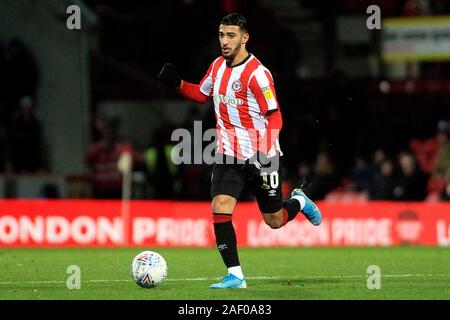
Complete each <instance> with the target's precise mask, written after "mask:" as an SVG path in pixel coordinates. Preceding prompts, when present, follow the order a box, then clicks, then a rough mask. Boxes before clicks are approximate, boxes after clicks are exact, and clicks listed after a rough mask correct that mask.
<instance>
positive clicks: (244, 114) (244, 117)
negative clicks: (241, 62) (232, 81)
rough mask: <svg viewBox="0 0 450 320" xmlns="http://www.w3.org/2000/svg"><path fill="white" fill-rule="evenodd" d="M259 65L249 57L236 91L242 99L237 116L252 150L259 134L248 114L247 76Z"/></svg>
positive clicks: (255, 145) (256, 145)
mask: <svg viewBox="0 0 450 320" xmlns="http://www.w3.org/2000/svg"><path fill="white" fill-rule="evenodd" d="M259 65H260V63H259V61H258V60H256V59H251V60H250V61H249V62H248V63H247V65H246V66H245V68H244V70H243V71H242V73H241V76H240V78H239V81H240V82H241V85H242V89H241V91H240V92H237V93H236V97H239V98H241V99H242V100H243V101H244V104H243V105H242V106H239V107H238V111H239V118H240V119H241V124H242V126H243V127H244V128H245V129H246V130H247V132H248V135H249V137H250V141H251V143H252V149H253V151H254V152H256V150H257V149H258V138H259V134H258V133H257V132H256V129H255V125H254V124H253V120H252V117H251V115H250V108H249V105H248V99H247V92H248V87H247V85H248V78H249V77H250V75H251V74H252V72H253V71H255V69H256V68H258V66H259Z"/></svg>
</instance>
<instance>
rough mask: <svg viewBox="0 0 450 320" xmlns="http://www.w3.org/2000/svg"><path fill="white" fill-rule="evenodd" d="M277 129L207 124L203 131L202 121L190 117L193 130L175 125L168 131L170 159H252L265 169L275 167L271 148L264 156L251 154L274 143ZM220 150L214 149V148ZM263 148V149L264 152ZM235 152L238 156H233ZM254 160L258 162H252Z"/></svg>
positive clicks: (186, 161) (205, 161)
mask: <svg viewBox="0 0 450 320" xmlns="http://www.w3.org/2000/svg"><path fill="white" fill-rule="evenodd" d="M278 134H279V130H275V129H271V130H257V129H243V128H238V127H236V128H234V127H233V128H228V129H225V128H219V129H215V128H209V129H207V130H205V131H203V127H202V121H194V128H193V130H191V131H189V130H187V129H184V128H178V129H175V130H174V131H173V132H172V135H171V141H172V143H176V144H175V145H174V146H173V148H172V152H171V160H172V162H173V163H174V164H175V165H181V164H207V165H211V164H244V163H252V164H255V166H257V167H258V165H261V167H263V168H265V169H267V171H277V170H278V168H279V153H278V152H276V151H275V150H272V151H271V152H269V153H268V158H267V159H266V158H264V159H261V158H255V156H256V151H257V150H265V152H266V151H267V150H268V149H274V146H270V148H268V144H274V143H275V138H276V137H278ZM219 146H220V148H221V149H222V150H220V152H216V151H217V148H219ZM265 152H264V153H265ZM236 154H238V156H236ZM256 160H258V162H259V163H255V161H256Z"/></svg>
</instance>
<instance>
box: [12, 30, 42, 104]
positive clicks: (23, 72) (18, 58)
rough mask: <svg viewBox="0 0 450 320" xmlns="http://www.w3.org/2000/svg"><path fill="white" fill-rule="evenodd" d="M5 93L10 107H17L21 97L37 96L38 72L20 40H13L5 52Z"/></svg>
mask: <svg viewBox="0 0 450 320" xmlns="http://www.w3.org/2000/svg"><path fill="white" fill-rule="evenodd" d="M5 78H6V79H7V82H6V87H5V93H6V95H7V100H8V103H9V104H10V106H11V105H12V106H15V105H17V102H18V100H19V99H20V97H23V96H32V97H34V96H35V93H36V92H35V91H36V87H37V83H38V79H39V76H38V70H37V67H36V63H35V61H34V57H33V55H32V54H31V52H30V51H29V50H28V48H27V47H26V46H25V44H24V43H23V42H22V41H21V40H19V39H16V38H14V39H12V40H11V41H10V42H9V43H8V45H7V47H6V50H5Z"/></svg>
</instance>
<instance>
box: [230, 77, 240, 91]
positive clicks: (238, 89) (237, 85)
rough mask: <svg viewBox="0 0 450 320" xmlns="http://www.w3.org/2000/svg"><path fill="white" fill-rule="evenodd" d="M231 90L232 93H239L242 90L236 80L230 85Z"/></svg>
mask: <svg viewBox="0 0 450 320" xmlns="http://www.w3.org/2000/svg"><path fill="white" fill-rule="evenodd" d="M231 88H232V89H233V91H234V92H238V91H241V89H242V84H241V82H240V81H239V80H236V81H234V82H233V84H232V85H231Z"/></svg>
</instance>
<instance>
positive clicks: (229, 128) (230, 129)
mask: <svg viewBox="0 0 450 320" xmlns="http://www.w3.org/2000/svg"><path fill="white" fill-rule="evenodd" d="M232 71H233V69H231V68H228V67H225V71H224V72H223V75H222V79H221V80H222V81H221V82H220V87H219V94H220V95H223V96H225V95H226V93H227V87H228V82H229V80H230V77H231V73H232ZM219 113H220V119H222V122H223V125H224V127H225V134H226V135H227V137H228V140H229V141H230V142H231V149H232V152H233V156H237V154H238V153H239V152H238V147H239V146H238V144H237V142H238V141H237V137H236V134H235V131H234V125H233V124H231V121H230V116H229V115H228V109H227V105H226V104H225V103H222V102H220V103H219ZM217 127H218V128H219V129H220V127H219V123H217ZM217 134H218V135H219V134H220V131H218V132H217Z"/></svg>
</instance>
